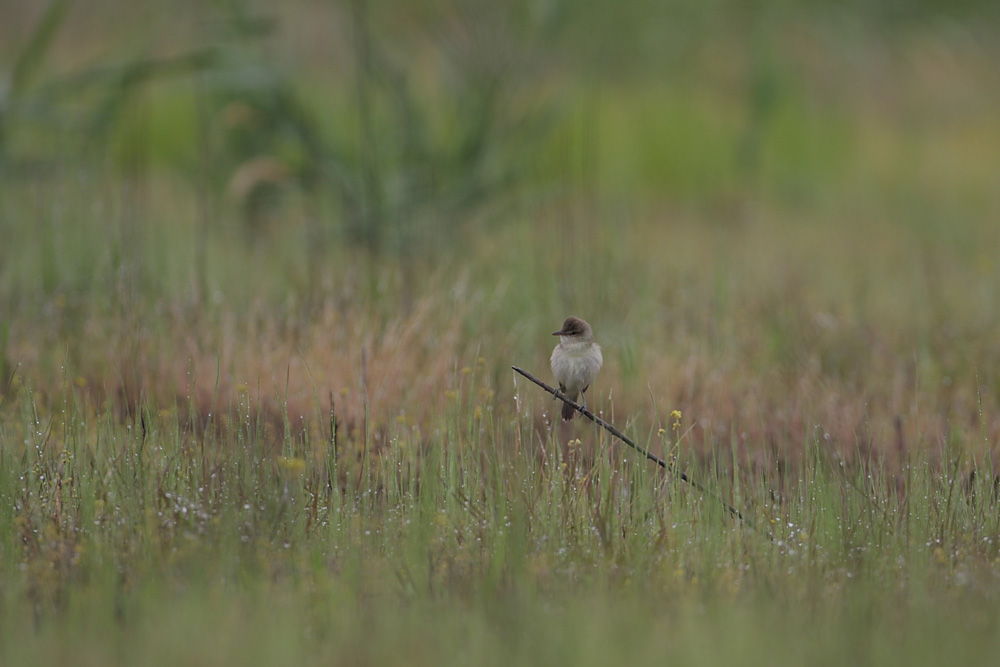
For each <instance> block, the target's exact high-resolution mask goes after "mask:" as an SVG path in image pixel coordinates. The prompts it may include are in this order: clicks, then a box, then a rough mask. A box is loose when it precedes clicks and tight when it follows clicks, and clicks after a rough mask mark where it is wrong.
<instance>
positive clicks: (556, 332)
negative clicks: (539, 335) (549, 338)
mask: <svg viewBox="0 0 1000 667" xmlns="http://www.w3.org/2000/svg"><path fill="white" fill-rule="evenodd" d="M552 335H553V336H565V335H566V334H564V333H563V332H562V329H560V330H559V331H553V332H552Z"/></svg>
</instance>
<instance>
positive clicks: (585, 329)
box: [552, 315, 594, 340]
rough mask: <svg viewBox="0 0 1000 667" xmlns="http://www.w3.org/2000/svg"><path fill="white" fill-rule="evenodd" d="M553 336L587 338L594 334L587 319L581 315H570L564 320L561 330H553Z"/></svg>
mask: <svg viewBox="0 0 1000 667" xmlns="http://www.w3.org/2000/svg"><path fill="white" fill-rule="evenodd" d="M552 335H553V336H569V337H571V338H581V339H583V340H587V339H590V338H593V336H594V334H593V332H592V331H591V329H590V325H589V324H587V322H586V320H581V319H580V318H579V317H573V316H572V315H570V316H569V317H567V318H566V321H564V322H563V325H562V328H561V329H559V331H553V332H552Z"/></svg>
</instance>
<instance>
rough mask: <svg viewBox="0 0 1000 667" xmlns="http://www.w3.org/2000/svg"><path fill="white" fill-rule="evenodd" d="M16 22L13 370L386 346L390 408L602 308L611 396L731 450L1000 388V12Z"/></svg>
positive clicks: (221, 372) (125, 390)
mask: <svg viewBox="0 0 1000 667" xmlns="http://www.w3.org/2000/svg"><path fill="white" fill-rule="evenodd" d="M3 15H4V16H3V21H2V22H0V71H2V72H3V79H2V81H3V84H2V89H0V174H2V181H0V238H2V239H3V242H2V249H0V309H2V312H3V313H4V322H3V325H2V328H0V353H2V354H0V370H2V371H3V376H4V377H10V376H11V375H12V374H13V371H14V368H15V367H20V368H21V372H22V373H23V374H25V375H26V377H32V378H33V383H34V385H35V386H36V387H38V388H39V389H42V390H44V389H45V387H46V386H47V385H50V393H51V388H52V387H53V386H55V384H56V383H58V382H59V381H60V380H58V379H57V378H58V377H59V376H60V375H64V374H66V373H69V374H70V375H71V376H73V377H75V381H76V384H77V385H78V386H79V387H80V388H82V389H85V390H87V391H92V392H93V393H94V396H95V397H96V398H95V400H96V401H97V402H101V401H102V400H104V398H105V397H108V396H110V397H115V396H117V397H118V398H117V399H115V400H121V401H123V402H124V403H126V404H128V403H130V402H131V403H135V401H136V400H137V397H138V396H140V395H146V396H150V397H152V398H154V399H156V401H157V402H158V403H162V404H163V405H166V406H169V405H171V404H172V403H173V402H181V403H183V402H185V401H189V400H191V395H192V393H195V394H197V393H199V392H200V395H201V396H202V402H204V401H207V400H208V399H207V398H206V397H207V396H208V395H212V396H218V395H223V396H227V395H228V396H234V395H235V392H234V388H235V387H236V386H242V385H244V384H249V385H250V386H253V385H255V384H260V383H261V380H262V379H263V385H265V386H266V387H271V386H272V385H274V384H275V383H279V380H280V379H281V378H284V380H285V381H284V382H283V383H284V384H286V385H291V387H292V390H291V393H294V392H295V391H296V389H295V388H296V387H297V388H298V389H297V391H298V392H299V395H300V399H301V400H300V401H299V403H302V404H306V403H309V402H311V401H312V400H313V399H312V398H308V397H310V396H313V395H314V394H315V391H316V389H315V387H316V385H317V384H318V385H320V388H321V391H320V393H325V391H326V389H330V390H331V391H335V392H336V391H345V392H349V393H350V394H351V395H352V396H354V395H359V390H360V386H361V384H362V376H363V375H364V374H365V373H366V372H368V373H374V374H375V375H376V376H377V377H380V378H382V379H383V382H384V387H383V388H384V391H383V392H381V394H380V396H381V399H380V400H382V401H383V402H382V403H381V404H378V405H377V410H376V412H375V413H374V414H375V415H376V417H377V418H378V419H381V420H385V421H390V420H391V419H392V418H393V416H394V415H396V414H397V413H398V412H400V411H407V412H408V413H410V414H411V415H413V414H416V415H417V416H418V417H419V415H421V414H423V413H425V412H426V413H427V414H432V413H433V410H434V409H435V407H434V406H435V404H436V403H435V401H434V400H430V399H429V398H428V397H429V396H440V395H442V394H443V392H444V391H445V390H446V388H447V387H448V386H450V384H451V383H452V382H453V380H452V378H454V373H455V371H456V370H457V369H458V368H461V367H463V366H471V365H472V364H473V362H474V361H475V360H476V359H477V357H479V356H483V357H485V358H486V360H487V363H486V366H487V368H488V370H489V373H490V377H491V379H492V381H493V385H494V386H495V388H496V390H497V391H499V392H500V394H501V396H502V397H509V396H510V394H511V391H512V390H511V388H510V383H509V381H508V380H507V377H508V376H507V372H508V371H507V368H508V366H509V365H510V364H511V363H522V364H525V365H527V366H529V367H530V368H536V369H537V370H539V372H540V371H541V370H543V369H544V365H545V363H546V355H547V346H548V345H549V340H547V339H546V338H545V334H546V333H547V332H548V331H551V330H552V328H553V322H555V323H558V322H559V321H561V320H562V318H563V317H564V316H565V315H566V314H568V313H571V312H574V313H577V314H580V315H582V316H585V317H587V318H588V319H590V320H591V321H593V323H594V325H595V328H596V330H597V331H598V338H599V339H600V340H601V341H602V342H603V343H604V344H605V347H606V348H607V349H606V357H607V358H608V359H609V363H608V365H607V366H606V369H605V372H604V373H603V374H602V376H603V384H604V387H605V389H604V391H605V394H604V395H605V396H615V397H617V400H618V401H619V406H620V407H621V408H624V409H625V410H626V412H627V413H629V414H635V413H637V412H639V411H643V410H646V411H647V412H648V417H649V419H650V420H651V421H653V422H656V421H662V419H661V417H662V415H663V414H664V413H666V412H669V410H670V409H672V408H674V407H682V408H684V409H685V410H686V411H687V412H686V414H690V413H692V412H693V413H694V414H697V415H699V416H701V417H703V425H702V427H700V428H699V429H698V432H699V433H701V432H702V428H703V429H704V437H700V438H698V439H700V440H704V441H705V442H708V443H711V441H712V439H713V437H714V436H712V435H711V434H712V432H714V431H718V433H717V435H718V436H719V437H720V438H722V440H723V441H725V440H726V439H727V438H728V437H729V434H730V433H732V432H737V433H749V434H750V436H751V437H750V439H751V440H753V439H754V438H756V439H758V441H764V440H777V441H781V442H783V443H786V444H789V443H790V445H791V446H792V447H797V446H798V444H799V443H800V442H801V439H800V438H801V437H802V435H803V433H805V432H806V431H807V430H808V429H809V428H810V426H809V423H810V422H813V423H814V425H815V423H817V422H818V423H821V424H824V427H825V428H827V429H831V428H833V427H832V426H830V425H829V424H831V423H839V424H841V426H840V427H839V430H837V429H835V430H836V435H837V437H838V439H839V441H841V442H842V443H844V446H845V447H847V448H853V447H854V446H855V445H856V441H857V438H858V435H857V434H858V432H859V428H861V427H859V424H861V423H862V422H864V421H865V419H868V420H874V421H875V422H876V423H878V424H879V427H878V428H877V429H876V431H877V432H879V433H881V434H882V435H881V436H880V437H882V438H884V439H885V440H886V441H887V442H888V441H894V440H895V435H894V434H895V430H894V428H893V427H892V423H893V420H894V419H895V418H897V417H900V416H905V415H911V416H913V417H914V419H917V420H924V419H932V420H933V422H932V423H931V422H924V421H919V423H918V422H915V423H914V430H915V432H916V435H915V437H917V438H918V439H920V438H923V439H925V440H926V441H927V442H931V443H938V444H940V442H941V441H942V439H944V440H947V439H948V437H950V436H949V435H948V434H949V429H950V428H951V427H950V426H949V425H948V424H953V423H954V421H955V419H954V415H955V414H956V413H957V414H958V415H960V423H962V424H965V425H966V426H967V427H968V428H970V429H973V430H976V429H977V428H978V424H979V421H980V417H979V416H978V414H979V413H980V412H981V410H980V407H981V402H982V401H985V402H986V404H987V405H989V406H995V405H996V398H995V396H996V393H997V390H998V389H1000V379H998V374H997V366H998V363H1000V361H998V355H1000V353H998V351H997V345H996V343H995V341H996V331H997V327H998V326H1000V318H998V315H997V308H996V304H997V302H998V276H997V269H996V261H995V258H996V248H998V247H1000V225H998V221H1000V168H998V167H1000V114H998V113H997V110H998V108H1000V76H998V73H1000V46H998V44H1000V40H998V39H997V36H998V21H997V9H996V7H995V3H989V2H971V1H970V2H958V3H938V2H929V1H928V2H818V1H817V2H789V1H782V0H759V1H757V2H732V1H730V0H710V1H706V2H693V1H679V2H645V1H641V0H631V1H628V2H619V3H614V4H609V3H597V2H568V1H558V0H556V1H552V2H511V3H491V2H478V1H473V0H470V1H459V0H455V1H447V2H446V1H442V2H416V1H397V2H379V1H367V2H366V1H362V0H357V1H354V2H308V1H305V0H303V1H300V2H283V3H272V4H268V3H254V2H207V3H204V2H176V3H166V2H141V3H124V2H101V1H95V2H88V3H74V2H69V1H55V2H17V1H14V2H11V1H8V2H6V3H5V4H4V9H3ZM403 332H409V333H408V334H406V335H408V336H409V338H405V337H404V333H403ZM394 341H395V342H394ZM400 341H405V342H400ZM397 343H398V344H399V346H400V347H404V348H406V350H408V351H405V350H404V351H403V352H400V351H399V350H398V349H396V348H395V347H393V346H394V345H396V344H397ZM407 355H410V357H412V358H410V359H405V357H406V356H407ZM296 359H297V360H298V362H296V361H295V360H296ZM296 363H299V364H300V366H303V367H305V368H306V370H308V371H310V373H309V374H308V375H311V377H312V379H310V378H308V377H307V373H305V372H301V371H302V369H301V368H297V367H296V366H295V364H296ZM406 363H408V364H409V365H408V366H407V365H405V364H406ZM400 364H404V366H400ZM67 368H69V369H71V370H66V369H67ZM380 374H381V375H380ZM414 376H417V378H423V379H422V380H419V381H418V379H416V378H415V377H414ZM289 377H290V378H291V379H290V380H289ZM315 378H319V380H318V381H317V380H316V379H315ZM71 379H72V378H71ZM650 389H652V394H653V396H654V402H653V404H650V402H649V390H650ZM984 389H985V390H986V391H985V393H984ZM265 393H266V392H265ZM270 393H271V394H273V392H270ZM213 400H214V399H213ZM266 400H270V399H269V398H268V399H266ZM727 406H728V407H727ZM344 409H345V410H347V411H348V412H349V413H350V414H353V417H354V418H356V419H360V418H361V412H362V407H361V403H360V401H354V402H352V399H350V398H348V399H347V400H345V405H344ZM203 410H204V411H208V410H209V408H208V407H203ZM300 411H301V412H304V413H307V412H308V409H307V408H304V407H303V408H301V409H300ZM845 415H849V417H845ZM866 415H867V417H866ZM985 419H986V430H987V432H988V434H990V435H991V436H995V435H996V434H997V432H998V428H1000V426H998V422H997V420H996V419H995V418H991V417H987V418H985ZM712 423H716V424H717V425H718V426H717V427H711V426H710V424H712ZM775 424H778V425H779V426H778V427H777V429H778V435H775V434H774V433H773V430H774V428H775V427H774V425H775ZM768 433H771V435H768ZM928 433H929V434H928Z"/></svg>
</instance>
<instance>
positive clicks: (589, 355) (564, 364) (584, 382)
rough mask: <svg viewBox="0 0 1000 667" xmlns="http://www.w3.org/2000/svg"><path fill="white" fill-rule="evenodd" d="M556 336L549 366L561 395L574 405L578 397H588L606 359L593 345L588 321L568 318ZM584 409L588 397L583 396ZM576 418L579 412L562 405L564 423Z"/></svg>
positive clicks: (597, 347)
mask: <svg viewBox="0 0 1000 667" xmlns="http://www.w3.org/2000/svg"><path fill="white" fill-rule="evenodd" d="M552 335H553V336H559V344H558V345H556V346H555V349H553V350H552V357H551V358H550V359H549V363H550V365H551V366H552V374H553V375H554V376H555V378H556V381H557V382H558V383H559V391H561V392H562V393H563V394H564V395H565V396H566V398H568V399H570V400H571V401H575V400H576V397H577V395H578V394H580V395H584V394H586V391H587V388H588V387H590V383H592V382H593V381H594V378H596V377H597V372H598V371H600V370H601V365H602V364H603V363H604V357H603V356H601V346H600V345H598V344H597V343H595V342H594V331H593V329H591V328H590V325H589V324H587V322H586V321H585V320H582V319H580V318H579V317H573V316H572V315H571V316H569V317H567V318H566V320H565V321H564V322H563V324H562V328H560V329H559V331H553V332H552ZM583 406H584V407H586V406H587V402H586V396H585V395H584V396H583ZM575 415H576V409H575V408H574V407H573V406H572V405H570V404H569V403H566V402H563V407H562V419H563V421H566V422H568V421H569V420H570V419H572V418H573V417H574V416H575Z"/></svg>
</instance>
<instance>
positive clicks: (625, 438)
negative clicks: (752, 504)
mask: <svg viewBox="0 0 1000 667" xmlns="http://www.w3.org/2000/svg"><path fill="white" fill-rule="evenodd" d="M511 368H512V369H514V370H515V371H516V372H518V373H520V374H521V375H523V376H524V377H526V378H528V379H529V380H531V381H532V382H534V383H535V384H537V385H538V386H539V387H541V388H542V389H544V390H545V391H547V392H549V393H550V394H552V395H553V396H555V397H556V398H558V399H559V400H560V401H562V402H563V403H566V404H567V405H570V406H572V407H573V409H575V410H576V411H577V412H579V413H580V414H581V415H583V416H584V417H586V418H587V419H589V420H590V421H592V422H594V423H595V424H597V425H598V426H600V427H602V428H603V429H604V430H606V431H607V432H608V433H610V434H611V435H613V436H615V437H616V438H618V439H619V440H621V441H622V442H624V443H625V444H626V445H628V446H629V447H631V448H632V449H634V450H635V451H637V452H639V453H640V454H642V455H643V456H645V457H646V458H647V459H649V460H650V461H652V462H653V463H655V464H656V465H658V466H660V467H661V468H663V469H664V470H667V471H669V472H670V473H671V474H673V475H676V476H677V477H679V478H680V479H681V481H683V482H685V483H686V484H690V485H691V486H692V487H694V488H695V489H697V490H698V491H701V492H702V493H704V494H705V495H706V496H708V497H709V498H713V499H715V500H717V501H718V502H720V503H721V504H722V505H723V506H725V508H726V509H727V510H729V513H730V514H731V515H733V516H734V517H736V518H737V519H739V520H740V523H743V524H746V525H748V526H750V527H751V528H752V527H753V526H752V524H751V523H750V522H748V521H747V520H746V519H744V518H743V514H741V513H740V511H739V510H738V509H736V508H735V507H733V506H732V505H730V504H729V503H727V502H726V501H725V500H723V499H722V498H720V497H719V496H717V495H715V494H714V493H712V492H711V491H709V490H708V489H707V488H705V487H704V486H703V485H702V484H700V483H698V482H696V481H695V480H693V479H691V477H689V476H688V474H687V473H686V472H684V471H683V470H678V469H677V468H676V467H674V465H673V464H672V463H669V462H667V461H664V460H663V459H661V458H660V457H659V456H657V455H656V454H653V453H652V452H651V451H649V450H648V449H645V448H643V447H640V446H639V445H637V444H636V443H635V442H633V441H632V440H631V438H629V437H628V436H627V435H625V434H624V433H622V432H621V431H619V430H618V429H616V428H615V427H614V426H612V425H611V424H609V423H608V422H606V421H604V420H603V419H601V418H600V417H598V416H597V415H595V414H594V413H593V412H591V411H590V410H588V409H587V408H585V407H583V406H582V405H579V404H577V403H576V402H574V401H571V400H570V399H568V398H566V397H565V396H564V395H563V394H562V392H560V391H559V390H558V389H554V388H552V387H550V386H549V385H547V384H545V383H544V382H542V381H541V380H539V379H538V378H536V377H535V376H534V375H532V374H531V373H529V372H527V371H525V370H521V369H520V368H518V367H517V366H511Z"/></svg>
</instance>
